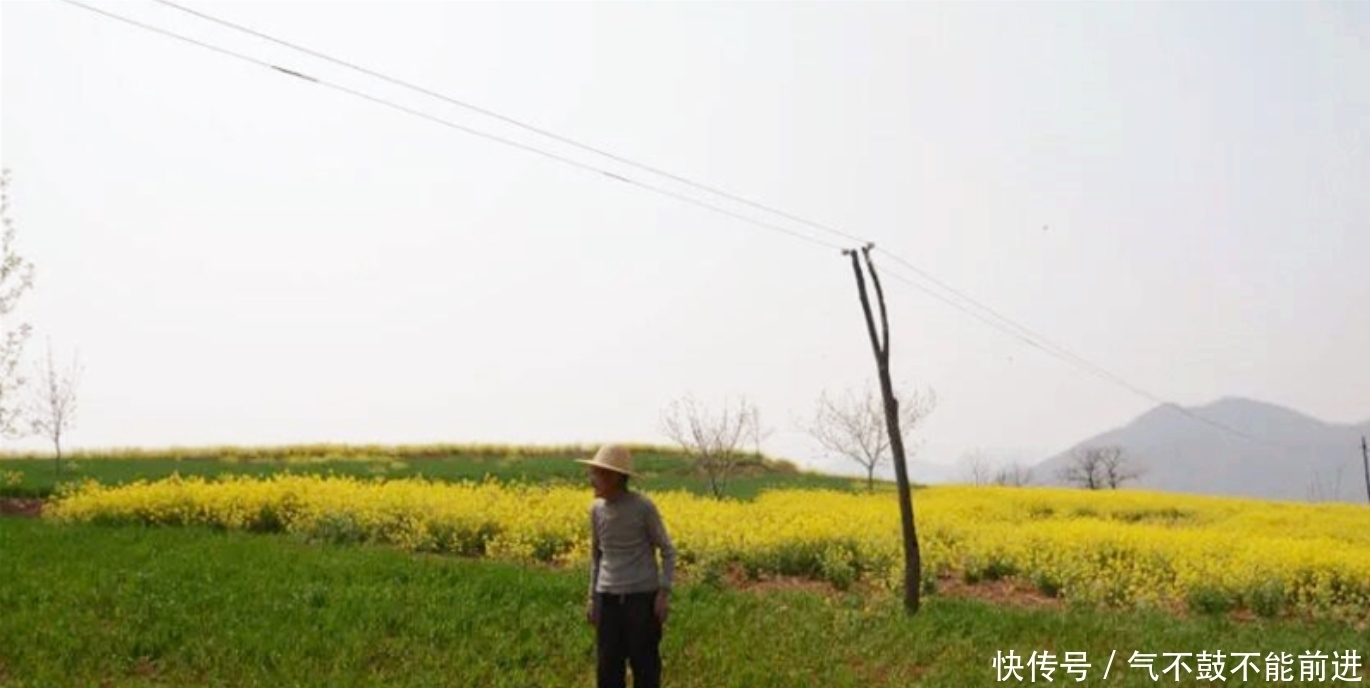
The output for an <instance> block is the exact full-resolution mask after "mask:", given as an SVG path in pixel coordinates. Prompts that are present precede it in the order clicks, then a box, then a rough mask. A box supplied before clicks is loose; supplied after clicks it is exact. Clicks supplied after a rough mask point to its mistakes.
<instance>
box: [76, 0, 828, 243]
mask: <svg viewBox="0 0 1370 688" xmlns="http://www.w3.org/2000/svg"><path fill="white" fill-rule="evenodd" d="M61 2H64V3H66V4H68V5H74V6H76V7H80V8H81V9H84V10H89V11H91V12H94V13H96V14H100V15H103V16H105V17H108V18H110V19H114V20H117V21H120V22H123V23H125V24H129V25H131V26H136V27H138V28H140V29H144V30H146V31H151V32H153V33H157V34H161V35H163V36H167V37H170V38H175V39H177V40H181V41H185V42H187V43H191V44H193V45H196V46H199V47H201V48H206V49H208V50H212V51H214V52H217V53H219V54H222V55H227V56H229V57H234V58H237V59H239V60H243V61H246V62H250V63H252V64H255V65H258V66H260V67H265V68H267V69H271V70H275V71H277V72H281V73H284V74H288V75H290V76H294V77H298V78H300V79H303V80H305V81H309V82H311V83H315V84H318V85H320V86H324V87H326V88H330V89H333V90H335V91H339V92H342V93H346V94H348V95H351V96H355V97H357V98H362V99H364V100H368V101H370V102H373V103H376V104H378V105H383V106H385V107H389V108H393V109H395V110H399V111H400V112H403V113H405V114H409V115H413V116H415V117H421V118H423V119H426V120H429V121H430V122H435V123H437V124H441V125H443V126H446V127H451V128H452V129H456V130H458V131H461V132H464V133H467V134H471V135H472V136H479V137H481V138H484V139H488V140H490V141H494V142H496V143H502V144H504V145H506V146H512V147H514V148H518V149H520V150H524V151H527V152H529V153H535V154H537V155H541V156H543V157H545V158H549V159H551V160H555V161H557V162H560V163H562V164H565V165H570V166H572V167H577V168H580V169H582V170H586V171H589V172H595V173H598V174H602V175H604V176H606V177H609V178H611V179H616V180H618V181H620V182H623V183H625V184H629V185H632V186H636V187H639V188H642V189H646V190H648V191H652V192H655V193H658V194H661V195H663V196H669V197H671V198H674V199H677V200H680V201H684V202H686V203H690V204H693V205H696V206H699V207H701V208H706V209H708V210H712V211H714V212H716V213H720V214H723V215H727V216H728V217H732V218H735V219H738V220H742V221H743V222H749V223H751V224H754V225H757V226H759V227H764V228H766V229H770V230H772V231H776V232H781V233H783V234H788V235H790V236H792V237H795V238H797V239H803V240H804V241H808V242H811V243H814V244H818V245H819V246H823V247H825V248H829V249H834V250H841V248H842V247H841V246H838V245H837V244H834V243H831V242H828V241H824V240H822V239H818V238H815V237H812V236H809V235H807V234H802V233H800V232H796V231H794V230H792V229H789V228H786V227H781V226H780V225H776V224H773V223H769V222H765V221H762V220H757V219H756V218H752V217H748V216H746V215H742V214H741V213H737V212H733V211H731V210H728V209H726V208H720V207H718V206H716V205H713V204H710V203H706V202H704V201H701V200H699V199H697V198H693V197H691V196H686V195H685V194H681V193H676V192H674V191H670V190H667V189H663V188H660V187H657V186H653V185H651V184H647V183H645V182H642V181H639V180H637V179H633V178H630V177H625V176H623V175H620V174H615V173H613V172H611V171H609V170H606V169H604V168H601V167H596V166H594V165H590V164H587V163H583V162H580V161H578V160H573V159H571V158H568V157H565V156H562V155H557V154H556V153H551V152H548V151H545V150H543V149H541V148H538V147H536V146H530V145H528V144H525V143H521V142H519V141H515V140H513V139H508V138H504V137H502V136H498V135H496V134H490V133H487V132H483V131H480V130H479V129H473V128H471V127H468V126H465V125H462V124H458V123H456V122H453V121H451V120H447V119H443V118H441V117H438V116H436V115H430V114H428V113H426V112H421V111H419V110H415V109H413V108H409V107H405V106H403V105H400V104H398V103H395V102H393V101H390V100H386V99H384V98H380V97H377V96H373V95H371V94H369V93H364V92H362V91H358V90H356V89H352V88H348V87H346V86H340V85H338V84H334V83H330V82H328V81H324V80H323V79H319V78H317V77H314V76H308V75H305V74H302V73H300V72H297V71H295V70H291V69H286V68H284V67H279V66H277V65H274V64H271V63H270V62H266V61H264V60H259V59H257V58H255V57H251V56H249V55H245V54H243V53H239V52H235V51H232V50H228V49H227V48H221V47H219V46H216V45H211V44H209V43H205V42H203V41H198V40H196V39H194V38H189V37H187V36H183V35H181V34H178V33H175V32H172V31H168V30H166V29H162V28H159V27H156V26H152V25H149V24H144V23H142V22H139V21H136V20H133V19H129V18H127V17H124V16H121V15H117V14H114V13H113V12H107V11H105V10H102V9H99V8H96V7H91V6H90V5H87V4H85V3H82V2H78V1H77V0H61Z"/></svg>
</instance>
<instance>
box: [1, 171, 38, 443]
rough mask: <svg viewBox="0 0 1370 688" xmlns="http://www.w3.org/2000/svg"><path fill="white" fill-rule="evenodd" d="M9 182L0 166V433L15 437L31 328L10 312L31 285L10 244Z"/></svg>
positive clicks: (28, 266)
mask: <svg viewBox="0 0 1370 688" xmlns="http://www.w3.org/2000/svg"><path fill="white" fill-rule="evenodd" d="M9 185H10V173H9V170H4V171H3V172H0V218H3V221H4V235H3V244H0V434H3V435H4V436H6V437H15V436H18V435H19V434H21V430H20V428H19V418H20V416H21V415H22V414H23V411H24V408H23V405H24V404H23V397H22V391H23V388H24V384H25V383H26V380H25V379H24V377H23V375H21V374H20V371H19V363H20V361H21V360H22V359H23V356H24V344H25V343H26V342H27V341H28V338H29V333H30V332H31V328H30V326H29V324H28V323H20V324H18V325H15V324H14V323H13V322H11V316H12V314H13V312H14V308H15V306H17V305H18V303H19V298H20V297H22V296H23V295H24V292H26V291H28V290H29V289H30V288H31V287H32V286H33V263H30V262H29V261H28V260H26V259H24V258H23V257H21V256H20V255H19V254H18V253H17V252H16V250H15V248H14V235H15V229H14V220H13V219H12V218H11V217H10V197H9Z"/></svg>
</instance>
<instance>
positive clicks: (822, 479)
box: [0, 445, 865, 499]
mask: <svg viewBox="0 0 1370 688" xmlns="http://www.w3.org/2000/svg"><path fill="white" fill-rule="evenodd" d="M591 454H592V451H590V450H584V449H578V448H560V447H552V448H519V447H508V448H505V447H488V448H486V447H463V446H434V447H347V446H332V445H319V446H301V447H267V448H262V449H255V450H254V449H243V448H234V447H223V448H206V449H188V450H179V451H178V450H162V451H139V450H124V451H111V452H105V453H100V452H89V453H77V454H75V455H73V456H71V457H69V458H68V459H66V460H64V461H63V467H62V475H61V481H62V482H69V481H79V480H86V479H92V480H96V481H98V482H101V483H105V484H120V483H130V482H134V481H137V480H149V481H151V480H159V479H161V478H165V477H168V476H170V475H172V474H179V475H181V476H182V477H190V476H200V477H205V478H209V477H213V476H218V475H249V476H257V477H260V476H265V475H271V474H274V473H280V472H283V471H289V472H291V473H295V474H305V475H328V474H330V473H331V474H334V475H340V476H353V477H362V478H372V477H377V478H405V477H414V476H419V475H422V476H424V477H426V478H430V479H434V480H445V481H459V480H476V481H479V480H484V479H487V478H491V479H495V480H499V481H502V482H537V483H574V484H586V477H585V468H584V467H583V466H581V465H580V464H577V463H575V462H574V461H573V459H576V458H589V457H590V455H591ZM634 459H635V467H636V469H637V470H638V471H639V472H640V473H642V474H643V476H642V479H641V482H643V483H646V484H650V486H651V489H653V490H656V491H664V490H686V491H689V492H692V493H696V494H704V493H707V492H708V490H709V486H708V483H707V482H706V481H705V479H704V478H703V477H702V476H700V475H697V474H695V473H694V472H693V471H692V470H691V465H690V463H689V462H688V461H687V460H686V459H685V458H684V457H683V456H681V455H680V454H678V453H674V452H671V451H669V450H665V449H660V448H646V449H644V450H640V451H637V452H635V454H634ZM5 473H9V474H10V475H11V476H15V475H17V476H19V477H18V478H17V479H15V480H11V481H10V483H9V484H7V482H6V481H5V480H4V479H3V476H4V474H5ZM58 482H59V480H58V475H57V472H56V464H55V462H54V461H53V460H52V459H51V458H38V457H33V456H22V455H21V456H10V457H5V458H0V497H47V496H50V495H51V494H52V493H53V491H54V489H55V487H56V485H57V483H58ZM771 487H792V488H827V489H839V490H849V489H865V482H864V481H861V480H854V479H851V478H843V477H835V476H828V475H821V474H816V473H809V472H804V471H800V470H798V469H796V468H794V467H793V466H791V465H789V464H786V463H783V462H774V461H769V460H756V459H752V460H750V461H748V462H747V463H746V465H744V467H743V470H742V471H741V472H740V473H739V474H738V475H736V476H734V477H733V478H732V479H731V480H729V482H728V484H727V487H726V494H727V495H728V496H729V497H734V498H737V499H750V498H752V497H754V496H756V494H757V493H758V492H760V491H761V490H764V489H767V488H771Z"/></svg>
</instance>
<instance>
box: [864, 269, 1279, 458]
mask: <svg viewBox="0 0 1370 688" xmlns="http://www.w3.org/2000/svg"><path fill="white" fill-rule="evenodd" d="M885 253H886V254H887V255H888V254H889V252H888V251H886V252H885ZM889 274H890V275H891V276H892V277H894V278H895V279H896V280H898V281H900V282H902V283H904V284H906V285H908V286H910V287H913V288H914V289H917V290H919V291H921V292H923V293H925V294H927V295H929V296H932V297H933V298H935V299H937V300H939V301H941V302H943V303H945V304H947V305H949V306H951V307H952V308H955V309H956V310H958V311H961V312H962V313H965V314H966V315H969V316H971V317H972V318H975V319H976V320H979V321H980V322H982V323H985V324H986V325H989V326H990V327H993V328H994V329H996V330H999V331H1000V332H1003V333H1004V334H1007V335H1009V336H1010V337H1014V338H1016V339H1018V340H1019V341H1021V342H1023V343H1024V344H1027V345H1028V346H1031V347H1033V348H1035V349H1038V350H1040V351H1042V352H1043V353H1046V354H1050V355H1051V356H1054V357H1056V358H1059V359H1061V360H1064V361H1066V362H1067V363H1072V364H1073V365H1076V366H1077V367H1080V368H1083V369H1084V370H1085V371H1086V372H1089V373H1091V374H1093V375H1096V376H1098V377H1100V378H1102V379H1104V380H1108V381H1110V382H1113V383H1114V384H1117V385H1120V386H1122V387H1124V388H1126V389H1127V390H1128V391H1130V392H1132V393H1133V394H1136V395H1138V396H1142V397H1146V398H1147V399H1150V400H1151V401H1153V402H1155V403H1157V404H1159V405H1161V406H1163V407H1165V408H1169V409H1172V410H1174V411H1175V412H1177V413H1180V414H1183V415H1185V416H1188V417H1189V418H1192V419H1194V420H1196V421H1198V422H1200V423H1203V424H1205V425H1208V426H1210V427H1213V428H1217V429H1219V430H1223V431H1225V432H1229V433H1232V434H1233V435H1236V436H1238V437H1241V438H1242V439H1245V440H1249V441H1251V442H1256V443H1258V444H1265V445H1269V446H1277V445H1276V443H1274V442H1271V441H1269V440H1263V439H1261V438H1259V437H1253V436H1252V435H1249V434H1247V433H1245V432H1242V431H1241V430H1237V429H1236V428H1233V427H1231V426H1228V425H1225V424H1223V423H1219V422H1218V421H1215V420H1213V419H1211V418H1205V417H1203V416H1201V415H1199V414H1197V413H1194V412H1193V411H1190V410H1189V409H1186V408H1184V407H1183V406H1180V405H1179V404H1175V403H1171V402H1169V401H1167V400H1166V399H1163V398H1161V397H1159V396H1157V395H1155V394H1153V393H1151V392H1148V391H1147V390H1145V389H1142V388H1141V387H1138V386H1136V385H1134V384H1132V383H1130V382H1128V381H1127V380H1124V379H1123V378H1121V377H1118V376H1117V375H1114V374H1113V373H1110V372H1109V371H1108V370H1106V369H1104V368H1101V367H1099V366H1097V365H1094V364H1093V363H1090V362H1089V361H1086V360H1085V359H1082V358H1079V357H1077V356H1075V355H1074V354H1071V353H1070V352H1068V351H1066V350H1064V349H1061V350H1059V351H1057V350H1054V349H1053V348H1050V347H1052V346H1054V345H1050V344H1047V345H1044V344H1042V343H1041V342H1038V341H1036V339H1034V337H1035V335H1033V334H1032V331H1031V330H1027V329H1026V328H1021V327H1020V328H1019V331H1015V330H1014V329H1010V328H1008V327H1005V326H1004V325H1003V324H1001V323H1000V322H999V321H996V320H995V319H994V318H991V317H989V316H986V315H983V314H981V313H977V312H975V311H973V310H970V309H969V308H966V307H965V306H963V305H962V304H960V303H957V302H956V301H953V300H951V299H948V298H947V297H946V296H944V295H942V294H940V293H938V292H936V291H933V290H931V289H928V288H927V287H926V286H924V285H921V284H918V283H917V282H914V281H912V280H910V279H908V278H906V277H904V276H903V275H901V274H899V273H898V272H894V271H890V273H889ZM934 282H935V281H934ZM986 310H989V309H988V308H986ZM990 312H991V313H993V311H992V310H990ZM1067 357H1071V358H1075V359H1076V361H1072V360H1070V358H1067ZM1280 446H1282V445H1280Z"/></svg>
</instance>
